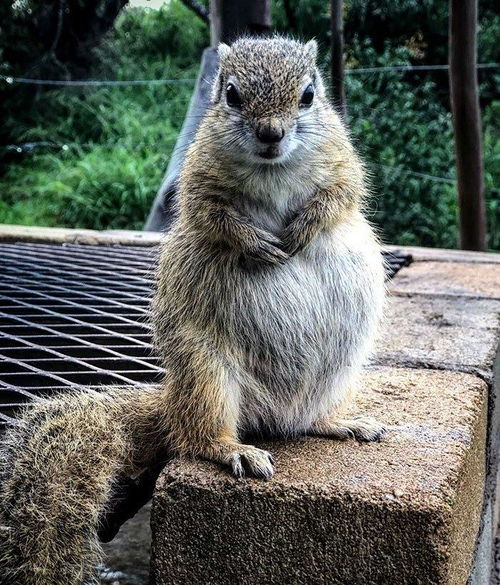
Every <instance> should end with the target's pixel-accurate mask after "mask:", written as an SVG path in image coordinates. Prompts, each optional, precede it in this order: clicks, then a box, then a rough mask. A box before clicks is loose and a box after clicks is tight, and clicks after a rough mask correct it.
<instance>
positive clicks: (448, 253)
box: [384, 246, 500, 264]
mask: <svg viewBox="0 0 500 585" xmlns="http://www.w3.org/2000/svg"><path fill="white" fill-rule="evenodd" d="M384 249H385V250H387V251H389V252H398V251H399V250H401V251H402V252H405V253H406V254H411V256H412V258H413V261H414V262H429V261H431V262H472V263H474V264H476V263H478V264H485V263H486V264H500V254H498V253H496V254H495V253H493V254H492V253H491V252H470V251H468V250H450V249H449V248H419V247H416V246H384Z"/></svg>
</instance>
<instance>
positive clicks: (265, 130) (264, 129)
mask: <svg viewBox="0 0 500 585" xmlns="http://www.w3.org/2000/svg"><path fill="white" fill-rule="evenodd" d="M255 133H256V134H257V138H258V139H259V140H260V141H261V142H263V143H264V144H272V143H273V142H280V141H281V140H282V139H283V137H284V136H285V131H284V130H283V128H282V127H281V126H278V125H275V124H271V123H264V124H259V126H258V127H257V130H256V131H255Z"/></svg>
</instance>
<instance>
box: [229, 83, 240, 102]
mask: <svg viewBox="0 0 500 585" xmlns="http://www.w3.org/2000/svg"><path fill="white" fill-rule="evenodd" d="M226 100H227V105H228V106H231V107H232V108H239V107H241V98H240V94H239V93H238V90H237V89H236V88H235V87H234V85H233V84H232V83H228V84H227V87H226Z"/></svg>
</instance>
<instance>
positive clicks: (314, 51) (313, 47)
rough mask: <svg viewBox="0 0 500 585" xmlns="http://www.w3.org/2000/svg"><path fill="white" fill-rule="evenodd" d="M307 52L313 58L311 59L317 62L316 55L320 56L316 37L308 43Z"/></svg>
mask: <svg viewBox="0 0 500 585" xmlns="http://www.w3.org/2000/svg"><path fill="white" fill-rule="evenodd" d="M305 54H306V55H307V56H308V57H309V59H311V61H313V62H314V63H316V57H317V56H318V43H317V42H316V41H315V40H314V39H313V40H312V41H309V42H308V43H306V46H305Z"/></svg>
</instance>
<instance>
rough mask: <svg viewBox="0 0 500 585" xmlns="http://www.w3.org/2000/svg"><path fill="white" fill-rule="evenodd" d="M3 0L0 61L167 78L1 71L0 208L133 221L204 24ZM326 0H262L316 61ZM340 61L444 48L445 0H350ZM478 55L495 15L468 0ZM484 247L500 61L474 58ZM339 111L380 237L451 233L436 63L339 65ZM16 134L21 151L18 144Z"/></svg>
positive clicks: (155, 171)
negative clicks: (305, 41) (75, 82)
mask: <svg viewBox="0 0 500 585" xmlns="http://www.w3.org/2000/svg"><path fill="white" fill-rule="evenodd" d="M125 4H126V0H57V1H52V0H46V1H45V2H41V1H39V0H16V2H15V3H14V4H13V3H12V1H11V0H8V1H6V0H0V74H2V75H3V76H6V77H9V76H12V77H29V78H41V79H43V78H46V79H66V80H68V79H69V80H71V79H112V80H129V79H160V78H162V79H164V78H167V79H172V80H173V81H172V82H171V83H168V84H164V85H144V86H123V87H122V86H119V87H60V88H50V89H49V88H47V87H44V86H32V85H21V84H18V83H9V80H8V79H7V80H6V79H3V80H2V79H0V104H1V105H0V115H1V119H2V129H1V133H2V136H1V146H0V223H19V224H26V225H46V226H68V227H87V228H96V229H102V228H127V229H141V228H142V226H143V224H144V220H145V217H146V215H147V213H148V210H149V208H150V206H151V203H152V201H153V198H154V195H155V192H156V190H157V188H158V187H159V185H160V182H161V178H162V175H163V172H164V170H165V168H166V166H167V164H168V160H169V156H170V154H171V152H172V149H173V147H174V144H175V140H176V137H177V133H178V131H179V129H180V126H181V124H182V120H183V116H184V113H185V111H186V109H187V106H188V103H189V99H190V95H191V92H192V89H193V86H194V81H193V80H194V78H195V77H196V73H197V69H198V63H199V59H200V56H201V52H202V50H203V48H204V47H205V46H207V45H208V42H209V33H208V27H207V25H206V24H205V23H204V22H202V20H201V19H199V18H198V17H197V16H196V15H195V14H194V13H193V12H192V11H190V10H189V9H188V8H186V7H185V6H184V5H183V4H182V3H181V2H180V0H171V1H170V2H167V3H166V4H165V5H164V7H163V8H162V9H161V10H153V9H149V8H130V7H127V6H126V7H125V8H124V9H122V8H123V6H124V5H125ZM328 8H329V2H328V1H327V0H301V1H300V2H298V1H296V2H293V1H291V2H283V1H280V0H275V1H274V4H273V23H274V25H275V27H276V29H277V30H278V31H281V32H286V33H290V34H293V35H294V36H296V37H300V38H310V37H316V38H317V39H318V40H319V42H320V45H321V47H322V49H323V50H322V64H323V69H324V70H325V71H327V70H328V42H329V41H328V28H329V13H328ZM345 10H346V14H345V36H346V61H347V66H348V67H349V68H353V69H354V68H360V67H362V68H365V67H381V66H394V65H404V64H413V65H423V64H425V65H429V64H431V65H432V64H443V63H446V62H447V43H448V34H447V30H448V29H447V27H448V23H447V19H448V2H447V0H397V1H396V0H394V1H393V2H387V3H382V2H375V1H372V0H347V1H346V3H345ZM479 25H480V26H479V62H481V63H489V62H499V61H500V43H499V37H500V14H499V11H498V9H497V8H496V2H495V1H493V0H480V1H479ZM479 80H480V88H481V106H482V118H483V135H484V158H485V184H486V197H487V210H488V227H489V248H490V249H500V202H499V199H500V195H499V177H500V141H499V139H498V119H499V116H500V101H499V97H498V95H499V93H498V86H499V83H500V69H498V68H497V69H484V70H480V72H479ZM347 102H348V118H349V125H350V127H351V130H352V134H353V137H354V140H355V142H356V144H357V146H358V148H359V149H360V150H361V152H362V153H363V155H364V157H365V160H366V163H367V168H368V170H369V172H370V176H371V182H372V190H373V192H374V197H373V200H372V204H371V209H370V210H369V213H370V217H371V219H372V221H373V222H374V223H375V224H376V225H377V226H378V227H379V228H380V231H381V233H382V235H383V238H384V240H385V241H387V242H396V243H400V244H407V245H414V244H415V245H424V246H442V247H455V246H456V243H457V205H456V186H455V183H454V177H455V175H454V152H453V134H452V125H451V117H450V111H449V93H448V80H447V72H446V71H431V72H428V71H422V72H421V71H418V72H416V71H412V72H399V71H390V72H382V73H381V72H376V73H358V74H349V75H347ZM17 146H21V151H20V152H19V149H18V148H16V147H17Z"/></svg>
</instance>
